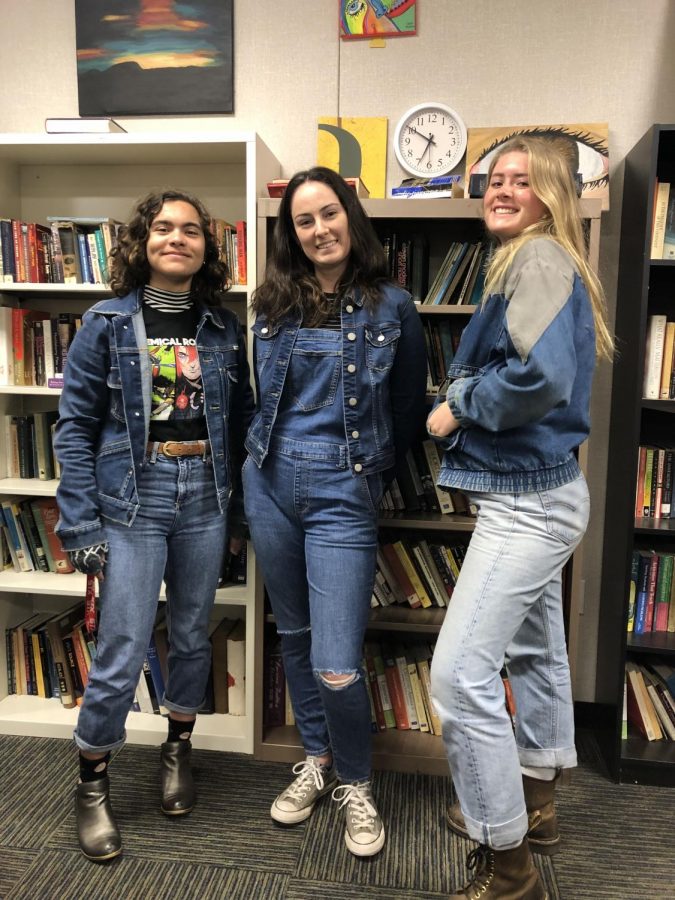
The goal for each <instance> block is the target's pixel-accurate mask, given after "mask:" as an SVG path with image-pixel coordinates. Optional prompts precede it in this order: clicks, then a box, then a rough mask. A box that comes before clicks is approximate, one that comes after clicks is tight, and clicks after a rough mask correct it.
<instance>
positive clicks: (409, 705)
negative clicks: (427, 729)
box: [392, 643, 420, 731]
mask: <svg viewBox="0 0 675 900" xmlns="http://www.w3.org/2000/svg"><path fill="white" fill-rule="evenodd" d="M392 653H393V655H394V662H395V663H396V668H397V669H398V673H399V677H400V680H401V686H402V687H403V699H404V701H405V706H406V714H407V717H408V722H409V724H410V730H411V731H419V730H420V723H419V720H418V718H417V707H416V706H415V697H414V695H413V689H412V682H411V681H410V672H409V671H408V662H407V660H406V657H405V648H404V646H403V644H401V643H396V644H394V645H393V647H392Z"/></svg>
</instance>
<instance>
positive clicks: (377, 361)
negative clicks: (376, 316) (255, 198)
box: [366, 325, 401, 372]
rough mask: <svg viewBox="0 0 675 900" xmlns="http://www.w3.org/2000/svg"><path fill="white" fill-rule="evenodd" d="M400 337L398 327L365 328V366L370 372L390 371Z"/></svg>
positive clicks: (369, 326) (368, 326)
mask: <svg viewBox="0 0 675 900" xmlns="http://www.w3.org/2000/svg"><path fill="white" fill-rule="evenodd" d="M400 336H401V328H400V326H398V325H382V326H371V325H367V326H366V365H367V366H368V368H369V369H370V370H371V371H375V372H388V371H389V370H390V369H391V367H392V365H393V364H394V357H395V356H396V348H397V347H398V339H399V338H400Z"/></svg>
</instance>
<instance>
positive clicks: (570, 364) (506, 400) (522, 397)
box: [436, 238, 595, 493]
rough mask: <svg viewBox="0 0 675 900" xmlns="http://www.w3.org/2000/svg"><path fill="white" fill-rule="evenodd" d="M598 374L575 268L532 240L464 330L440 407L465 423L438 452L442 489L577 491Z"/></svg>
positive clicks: (550, 246) (543, 242)
mask: <svg viewBox="0 0 675 900" xmlns="http://www.w3.org/2000/svg"><path fill="white" fill-rule="evenodd" d="M594 365H595V329H594V325H593V313H592V309H591V304H590V300H589V298H588V294H587V291H586V287H585V285H584V283H583V281H582V279H581V278H580V276H579V274H578V272H577V271H576V268H575V266H574V263H573V261H572V258H571V257H570V256H569V254H568V253H567V252H566V251H565V250H564V249H563V248H562V247H561V246H560V245H559V244H558V243H556V242H555V241H553V240H549V239H547V238H535V239H533V240H530V241H529V242H528V243H526V244H525V245H524V246H523V247H522V248H521V249H520V250H519V251H518V253H517V254H516V256H515V257H514V260H513V263H512V265H511V268H510V270H509V272H508V274H507V276H506V278H505V282H504V285H503V291H502V292H500V293H496V294H493V295H491V296H490V297H488V298H487V300H486V302H485V303H484V304H483V306H481V307H479V308H478V309H477V310H476V312H475V313H474V315H473V317H472V318H471V320H470V322H469V324H468V325H467V327H466V328H465V330H464V332H463V334H462V339H461V341H460V344H459V347H458V349H457V353H456V354H455V358H454V361H453V364H452V365H451V366H450V367H449V369H448V379H449V382H450V384H449V387H448V389H447V393H446V392H445V391H444V390H442V391H441V392H439V397H438V398H437V400H436V405H438V403H441V402H445V401H447V403H448V404H449V406H450V409H451V410H452V412H453V414H454V416H455V417H456V418H457V419H458V421H459V423H460V428H458V429H457V430H456V431H454V432H453V433H452V434H451V435H450V436H449V437H448V438H447V439H446V440H444V441H442V442H441V444H442V446H443V447H444V448H445V451H446V452H445V455H444V459H443V463H442V466H441V474H440V477H439V484H440V485H441V486H445V487H454V488H459V489H460V490H467V491H496V492H502V493H504V492H507V493H510V492H522V491H536V490H543V489H547V488H554V487H559V486H560V485H563V484H567V483H568V482H570V481H573V480H574V479H575V478H576V477H577V476H578V474H579V466H578V463H577V460H576V456H575V450H576V449H577V447H578V446H579V445H580V444H581V443H582V442H583V441H584V440H585V439H586V438H587V436H588V432H589V427H590V411H589V408H590V394H591V383H592V378H593V369H594Z"/></svg>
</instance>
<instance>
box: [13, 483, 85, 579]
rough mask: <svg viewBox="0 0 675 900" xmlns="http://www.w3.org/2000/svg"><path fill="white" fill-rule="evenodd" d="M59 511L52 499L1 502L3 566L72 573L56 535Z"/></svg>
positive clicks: (18, 570) (23, 570)
mask: <svg viewBox="0 0 675 900" xmlns="http://www.w3.org/2000/svg"><path fill="white" fill-rule="evenodd" d="M58 520H59V510H58V507H57V505H56V500H55V499H54V498H53V497H42V498H39V499H33V500H31V499H28V498H25V499H20V498H11V497H6V498H5V499H3V500H2V503H0V564H1V566H2V568H3V569H13V570H14V571H15V572H54V573H56V574H60V575H67V574H68V573H70V572H73V571H74V569H73V566H72V565H71V563H70V560H69V559H68V554H67V553H66V552H65V551H64V550H63V548H62V547H61V542H60V541H59V539H58V537H57V536H56V534H55V528H56V524H57V522H58Z"/></svg>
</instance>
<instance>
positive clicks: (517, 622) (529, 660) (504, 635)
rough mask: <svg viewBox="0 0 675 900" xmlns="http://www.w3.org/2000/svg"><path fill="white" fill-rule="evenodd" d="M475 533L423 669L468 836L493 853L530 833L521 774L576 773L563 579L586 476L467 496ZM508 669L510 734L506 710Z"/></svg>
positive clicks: (584, 500) (580, 528)
mask: <svg viewBox="0 0 675 900" xmlns="http://www.w3.org/2000/svg"><path fill="white" fill-rule="evenodd" d="M470 496H471V499H472V501H473V502H474V503H476V505H477V506H478V518H477V522H476V529H475V531H474V533H473V536H472V538H471V543H470V544H469V549H468V551H467V554H466V558H465V560H464V563H463V565H462V569H461V572H460V576H459V579H458V582H457V586H456V588H455V591H454V593H453V595H452V600H451V602H450V603H449V605H448V611H447V614H446V616H445V621H444V623H443V627H442V629H441V632H440V634H439V637H438V642H437V644H436V650H435V653H434V659H433V664H432V670H431V683H432V693H433V699H434V702H435V705H436V709H437V711H438V715H439V717H440V719H441V723H442V726H443V740H444V743H445V749H446V753H447V755H448V760H449V762H450V769H451V773H452V780H453V782H454V785H455V789H456V791H457V796H458V798H459V802H460V806H461V808H462V812H463V814H464V817H465V819H466V826H467V829H468V832H469V834H470V835H471V837H472V838H473V839H474V840H477V841H480V842H481V843H482V844H488V845H490V846H491V847H494V848H495V849H498V850H499V849H508V848H509V847H514V846H516V845H517V844H519V843H520V842H521V840H522V838H523V837H524V836H525V833H526V831H527V813H526V811H525V801H524V797H523V787H522V777H521V771H520V766H521V764H522V765H523V766H538V767H556V768H558V767H563V768H564V767H571V766H574V765H576V751H575V747H574V710H573V705H572V690H571V683H570V672H569V663H568V659H567V649H566V646H565V631H564V623H563V612H562V596H561V572H562V569H563V566H564V565H565V563H566V562H567V560H568V559H569V557H570V555H571V554H572V552H573V551H574V548H575V547H576V546H577V544H578V543H579V541H580V540H581V538H582V536H583V534H584V531H585V530H586V525H587V523H588V515H589V497H588V489H587V487H586V482H585V481H584V479H583V477H580V478H578V479H577V480H575V481H573V482H570V483H569V484H566V485H563V486H562V487H559V488H554V489H552V490H547V491H537V492H532V493H524V494H497V493H472V494H471V495H470ZM505 661H506V666H507V669H508V673H509V679H510V682H511V686H512V688H513V694H514V699H515V704H516V717H515V718H516V722H515V735H514V732H513V729H512V726H511V721H510V718H509V716H508V713H507V711H506V708H505V704H504V688H503V685H502V681H501V678H500V674H499V673H500V670H501V668H502V666H503V664H504V662H505Z"/></svg>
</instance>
